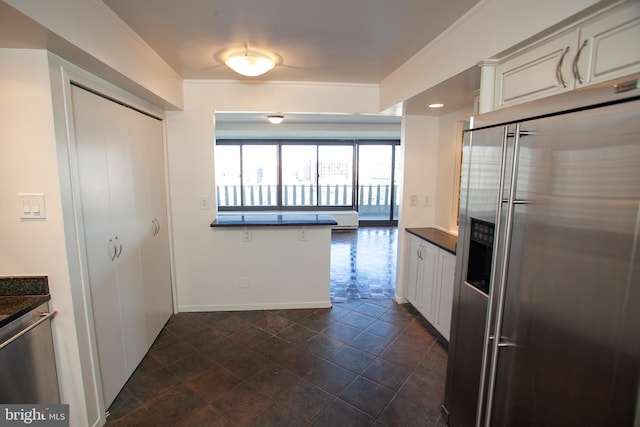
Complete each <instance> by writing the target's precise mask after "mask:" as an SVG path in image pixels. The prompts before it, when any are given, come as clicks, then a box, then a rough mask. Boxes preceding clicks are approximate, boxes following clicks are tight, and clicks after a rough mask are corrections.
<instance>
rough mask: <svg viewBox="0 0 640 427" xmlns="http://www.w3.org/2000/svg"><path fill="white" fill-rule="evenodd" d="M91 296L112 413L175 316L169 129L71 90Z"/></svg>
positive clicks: (107, 402) (105, 398) (106, 399)
mask: <svg viewBox="0 0 640 427" xmlns="http://www.w3.org/2000/svg"><path fill="white" fill-rule="evenodd" d="M71 93H72V103H73V121H74V127H75V129H74V135H75V154H76V155H77V177H78V183H79V193H80V194H79V196H80V200H79V204H80V208H81V212H82V224H83V229H82V232H83V237H84V244H85V252H86V263H87V276H88V280H89V284H88V285H89V286H88V289H87V291H88V293H89V294H90V299H91V310H92V314H93V329H94V335H95V339H96V346H97V355H98V365H99V370H100V377H101V383H102V392H103V393H102V394H103V401H104V405H105V408H107V407H109V405H110V404H111V403H112V402H113V400H114V399H115V397H116V396H117V395H118V393H119V392H120V390H121V389H122V387H123V386H124V384H125V383H126V381H127V379H128V378H129V377H130V376H131V374H132V373H133V371H134V370H135V369H136V367H137V366H138V364H139V363H140V361H141V360H142V358H143V357H144V355H145V354H146V353H147V351H148V350H149V348H150V346H151V344H152V343H153V341H154V340H155V338H156V337H157V335H158V333H159V332H160V330H161V329H162V327H163V326H164V324H165V323H166V321H167V320H168V319H169V316H170V315H171V313H172V294H171V275H170V270H169V269H170V258H169V240H168V234H167V227H166V218H167V215H166V205H165V203H164V200H165V196H164V167H163V162H162V159H163V152H162V123H161V122H160V121H159V120H157V119H155V118H152V117H149V116H146V115H144V114H141V113H139V112H137V111H135V110H133V109H130V108H126V107H124V106H122V105H120V104H118V103H115V102H113V101H110V100H108V99H105V98H103V97H101V96H98V95H96V94H94V93H91V92H88V91H86V90H84V89H81V88H79V87H76V86H72V87H71Z"/></svg>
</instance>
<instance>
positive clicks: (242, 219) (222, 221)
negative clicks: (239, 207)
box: [211, 213, 338, 227]
mask: <svg viewBox="0 0 640 427" xmlns="http://www.w3.org/2000/svg"><path fill="white" fill-rule="evenodd" d="M336 224H338V221H336V220H335V218H334V217H332V216H331V215H317V214H257V213H256V214H242V215H219V216H218V218H217V219H216V220H215V221H213V222H212V223H211V227H255V226H283V225H284V226H317V225H336Z"/></svg>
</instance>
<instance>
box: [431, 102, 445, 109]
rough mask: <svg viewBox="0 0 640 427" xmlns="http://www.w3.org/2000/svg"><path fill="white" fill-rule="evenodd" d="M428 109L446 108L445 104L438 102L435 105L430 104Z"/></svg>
mask: <svg viewBox="0 0 640 427" xmlns="http://www.w3.org/2000/svg"><path fill="white" fill-rule="evenodd" d="M428 107H429V108H442V107H444V104H440V103H439V102H437V103H435V104H429V105H428Z"/></svg>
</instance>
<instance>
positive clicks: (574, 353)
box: [444, 87, 640, 427]
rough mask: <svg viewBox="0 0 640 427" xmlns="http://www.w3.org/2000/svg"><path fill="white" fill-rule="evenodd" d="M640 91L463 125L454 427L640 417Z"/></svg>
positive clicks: (449, 395) (449, 397) (567, 100)
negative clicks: (467, 126) (467, 128)
mask: <svg viewBox="0 0 640 427" xmlns="http://www.w3.org/2000/svg"><path fill="white" fill-rule="evenodd" d="M638 92H640V90H638V89H634V90H631V91H629V92H623V93H614V89H613V88H612V87H600V88H597V89H594V90H593V91H592V92H591V93H589V91H582V92H579V93H576V94H572V95H570V96H566V97H558V98H553V99H549V100H545V101H541V102H539V103H532V104H530V105H525V106H521V107H519V108H518V109H512V110H505V111H502V112H496V113H491V114H488V115H484V116H478V117H477V118H474V121H473V124H472V128H473V129H472V130H470V131H467V132H466V138H465V143H464V146H463V167H462V177H461V182H462V185H461V187H462V191H461V200H460V206H461V208H460V219H459V226H460V228H459V236H458V257H457V261H456V262H457V265H456V275H455V281H456V283H455V289H454V292H455V293H454V307H453V316H452V332H451V342H450V347H449V366H448V372H447V383H446V391H445V402H444V410H445V411H446V412H447V413H448V421H449V424H450V426H452V427H459V426H462V427H467V426H518V427H525V426H639V425H640V413H639V412H640V404H639V400H638V399H639V393H638V388H639V380H640V375H639V372H640V247H639V243H640V96H639V95H640V94H639V93H638Z"/></svg>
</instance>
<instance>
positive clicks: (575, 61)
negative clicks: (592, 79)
mask: <svg viewBox="0 0 640 427" xmlns="http://www.w3.org/2000/svg"><path fill="white" fill-rule="evenodd" d="M585 47H587V41H586V40H585V41H584V42H583V43H582V46H580V49H578V53H576V57H575V58H573V75H574V76H575V78H576V80H578V83H580V84H582V83H583V80H584V79H583V78H582V76H581V75H580V65H579V64H578V62H579V61H580V54H582V50H583V49H584V48H585Z"/></svg>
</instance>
